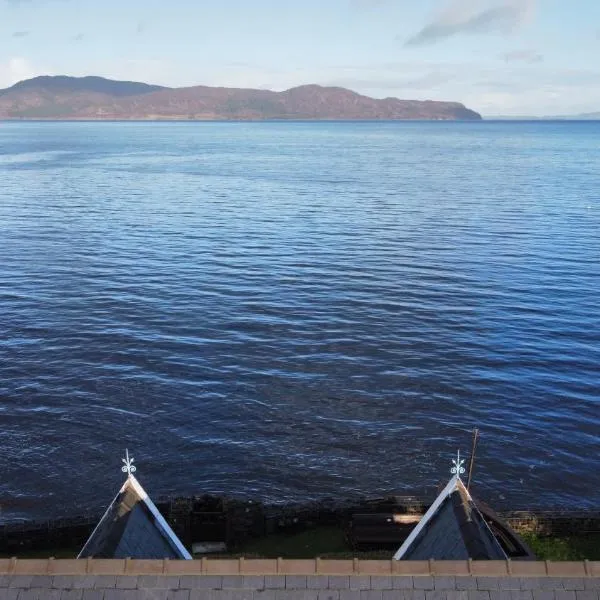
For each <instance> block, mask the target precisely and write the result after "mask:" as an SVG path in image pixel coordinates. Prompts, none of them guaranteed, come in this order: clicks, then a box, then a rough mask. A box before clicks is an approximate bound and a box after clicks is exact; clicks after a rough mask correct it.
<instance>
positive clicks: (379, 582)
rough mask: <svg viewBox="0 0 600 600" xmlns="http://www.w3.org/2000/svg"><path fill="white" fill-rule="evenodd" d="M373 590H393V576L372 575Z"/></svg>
mask: <svg viewBox="0 0 600 600" xmlns="http://www.w3.org/2000/svg"><path fill="white" fill-rule="evenodd" d="M371 589H372V590H391V589H393V588H392V576H391V575H371Z"/></svg>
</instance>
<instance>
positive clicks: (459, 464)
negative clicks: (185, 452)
mask: <svg viewBox="0 0 600 600" xmlns="http://www.w3.org/2000/svg"><path fill="white" fill-rule="evenodd" d="M464 463H465V459H464V458H461V457H460V450H459V451H458V452H457V454H456V458H455V459H454V458H453V459H452V464H453V465H454V466H453V467H452V468H451V469H450V473H452V474H453V475H456V476H457V477H460V476H461V475H462V474H463V473H464V472H465V469H464V467H463V464H464ZM134 469H135V467H134Z"/></svg>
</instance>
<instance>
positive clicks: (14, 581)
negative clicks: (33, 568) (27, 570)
mask: <svg viewBox="0 0 600 600" xmlns="http://www.w3.org/2000/svg"><path fill="white" fill-rule="evenodd" d="M32 581H33V575H13V576H12V577H11V578H10V580H9V582H8V587H13V588H30V587H31V582H32Z"/></svg>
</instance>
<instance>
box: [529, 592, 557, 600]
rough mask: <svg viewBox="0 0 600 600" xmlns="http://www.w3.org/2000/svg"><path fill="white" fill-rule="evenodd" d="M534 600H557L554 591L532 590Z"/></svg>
mask: <svg viewBox="0 0 600 600" xmlns="http://www.w3.org/2000/svg"><path fill="white" fill-rule="evenodd" d="M532 593H533V600H556V597H555V595H554V591H553V590H532Z"/></svg>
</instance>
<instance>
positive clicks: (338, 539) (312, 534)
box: [234, 527, 392, 559]
mask: <svg viewBox="0 0 600 600" xmlns="http://www.w3.org/2000/svg"><path fill="white" fill-rule="evenodd" d="M234 553H235V556H245V557H247V558H278V557H281V558H316V557H317V556H319V557H321V558H354V557H355V556H356V557H358V558H371V559H379V558H381V559H390V558H391V557H392V552H391V551H389V550H378V551H373V552H354V551H353V550H352V548H350V547H349V546H348V544H347V543H346V539H345V536H344V532H343V530H342V529H340V528H338V527H317V528H314V529H307V530H305V531H300V532H298V533H286V534H283V533H280V534H275V535H270V536H267V537H264V538H258V539H255V540H250V541H248V542H246V543H245V544H243V545H241V546H240V547H239V548H236V549H235V550H234Z"/></svg>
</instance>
